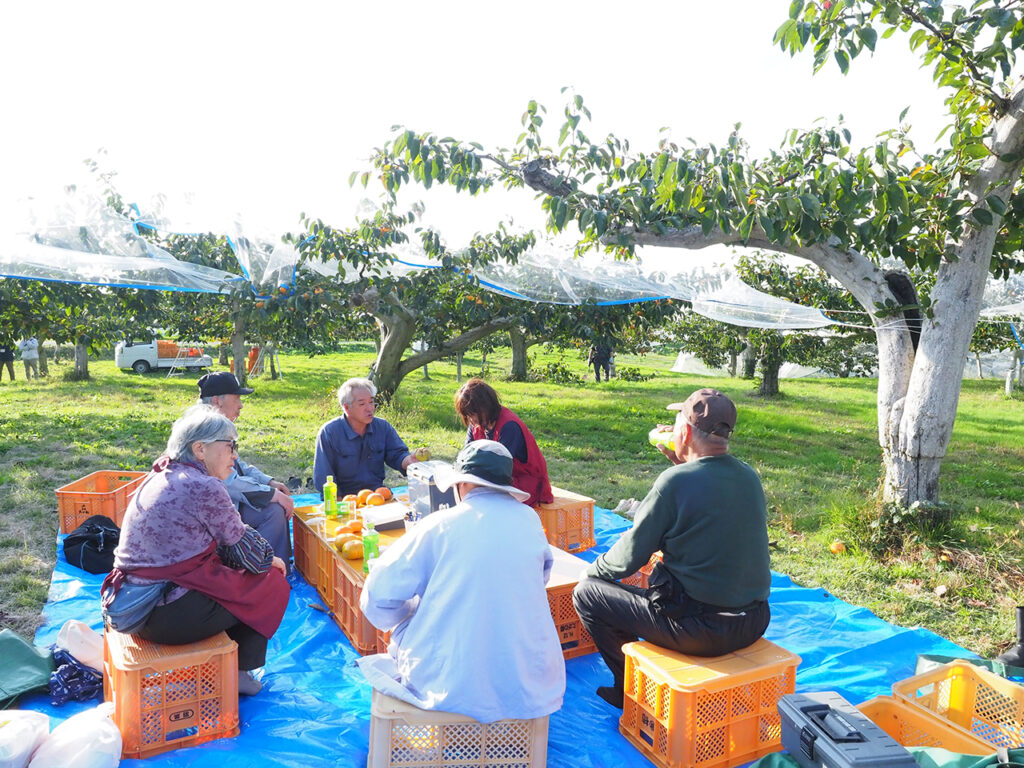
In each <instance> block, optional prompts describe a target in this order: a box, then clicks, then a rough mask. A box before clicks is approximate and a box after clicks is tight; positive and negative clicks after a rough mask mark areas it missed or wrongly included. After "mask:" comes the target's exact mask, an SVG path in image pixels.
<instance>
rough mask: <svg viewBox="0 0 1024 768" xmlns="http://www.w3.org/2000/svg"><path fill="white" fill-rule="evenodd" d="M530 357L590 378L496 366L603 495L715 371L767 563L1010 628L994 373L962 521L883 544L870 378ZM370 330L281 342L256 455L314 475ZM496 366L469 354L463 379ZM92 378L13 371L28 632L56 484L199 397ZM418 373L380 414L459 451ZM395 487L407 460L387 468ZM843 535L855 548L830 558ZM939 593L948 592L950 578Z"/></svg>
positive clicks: (961, 491) (1006, 413) (1009, 514)
mask: <svg viewBox="0 0 1024 768" xmlns="http://www.w3.org/2000/svg"><path fill="white" fill-rule="evenodd" d="M534 354H535V358H536V359H535V362H534V367H535V369H540V368H541V367H542V366H543V365H545V364H547V363H549V362H555V361H559V360H561V361H562V362H564V363H565V364H567V365H568V366H569V367H570V368H572V369H573V370H574V371H576V372H578V373H579V374H580V375H581V376H585V377H586V378H585V379H584V381H585V383H583V384H579V385H572V384H569V385H565V384H554V383H549V382H526V383H511V382H506V381H505V380H504V374H505V371H506V370H507V368H508V362H509V361H508V357H507V350H504V351H503V350H499V351H498V352H497V353H493V354H492V355H491V356H490V357H489V358H488V361H487V372H488V374H489V377H490V379H491V381H492V383H493V384H494V385H495V387H496V388H497V389H498V391H499V392H500V394H501V396H502V399H503V401H504V402H505V404H507V405H508V406H509V407H511V408H512V409H513V410H514V411H516V412H517V413H518V414H519V416H521V417H522V418H523V419H524V421H526V423H527V424H528V425H529V426H530V428H531V429H532V430H533V432H534V434H535V435H536V437H537V440H538V442H539V444H540V446H541V448H542V450H543V451H544V454H545V457H546V458H547V461H548V468H549V471H550V474H551V479H552V482H553V483H554V484H555V485H558V486H561V487H564V488H569V489H571V490H575V491H579V492H583V493H586V494H587V495H590V496H593V497H594V498H595V499H596V500H597V503H598V504H599V505H601V506H604V507H614V506H615V505H616V504H617V503H618V502H619V501H620V500H621V499H623V498H629V497H633V498H641V497H642V496H643V495H644V494H645V493H646V492H647V490H648V489H649V487H650V485H651V483H652V482H653V481H654V479H655V478H656V477H657V475H658V473H660V472H661V471H662V470H663V469H664V468H665V467H666V466H667V465H666V463H665V461H664V459H663V458H662V457H661V455H660V454H659V453H658V452H657V451H656V450H654V449H653V448H652V447H650V446H649V445H648V444H647V432H648V430H649V429H650V428H651V427H652V426H653V425H654V424H655V423H658V422H666V421H669V420H670V419H671V416H672V414H671V413H669V412H667V411H665V405H666V404H667V403H670V402H674V401H678V400H681V399H683V398H684V397H685V396H686V395H687V394H688V393H689V392H690V391H692V390H693V389H695V388H697V387H699V386H703V385H706V384H708V383H711V384H713V385H714V386H716V387H718V388H719V389H721V390H723V391H724V392H726V393H727V394H728V395H729V396H730V397H732V398H733V399H734V400H735V401H736V404H737V406H738V408H739V423H738V426H737V430H736V434H735V437H734V440H733V447H732V451H733V453H735V454H736V455H737V456H739V457H740V458H741V459H743V460H745V461H747V462H749V463H750V464H752V465H753V466H754V467H755V468H756V469H757V470H758V472H760V474H761V477H762V478H763V480H764V485H765V491H766V493H767V496H768V504H769V528H770V536H771V539H772V540H773V542H774V546H773V550H772V566H773V568H775V569H776V570H778V571H781V572H784V573H788V574H790V575H791V576H793V578H794V579H795V580H796V581H797V582H799V583H802V584H805V585H808V586H817V587H822V588H825V589H827V590H829V591H830V592H832V593H833V594H836V595H837V596H839V597H841V598H843V599H845V600H848V601H850V602H853V603H857V604H860V605H865V606H867V607H868V608H870V609H871V610H873V611H874V612H875V613H877V614H878V615H880V616H882V617H883V618H885V619H888V620H890V621H894V622H897V623H900V624H904V625H917V624H920V625H923V626H926V627H928V628H929V629H932V630H934V631H935V632H938V633H940V634H942V635H944V636H946V637H949V638H950V639H952V640H953V641H955V642H957V643H960V644H962V645H964V646H966V647H968V648H970V649H972V650H975V651H977V652H979V653H982V654H992V653H995V652H997V651H998V650H999V649H1000V648H1001V647H1003V646H1005V645H1006V644H1008V643H1009V642H1010V641H1011V640H1012V639H1013V619H1012V613H1013V611H1012V609H1013V606H1015V605H1017V604H1019V603H1021V602H1022V600H1024V584H1022V578H1024V576H1022V571H1021V570H1020V562H1021V555H1022V538H1024V537H1022V534H1024V531H1022V527H1021V510H1020V506H1019V504H1020V501H1021V496H1022V493H1021V491H1020V473H1021V464H1022V459H1024V455H1022V454H1024V451H1022V449H1021V447H1020V446H1021V442H1022V441H1021V439H1020V435H1021V434H1024V429H1022V428H1024V398H1021V397H1019V396H1018V397H1014V398H1007V397H1005V396H1004V395H1003V394H1002V386H1001V384H1000V383H999V382H995V381H980V382H979V381H969V382H965V385H964V389H963V393H962V395H961V399H960V413H959V416H958V419H957V426H956V430H955V432H954V435H953V441H952V444H951V446H950V449H949V455H948V458H947V459H946V461H945V463H944V465H943V474H942V498H943V500H944V501H945V502H948V503H949V504H950V505H951V508H952V509H953V510H954V512H955V514H954V517H953V522H952V523H951V524H950V525H948V526H945V527H938V528H934V529H920V528H914V527H911V528H908V529H905V530H902V531H901V534H902V536H903V546H901V547H897V548H896V550H895V551H892V552H890V553H888V554H878V553H877V550H876V548H875V547H873V546H872V540H871V537H872V536H873V535H874V534H873V533H872V531H874V530H875V529H872V528H871V527H870V522H871V520H872V515H873V514H874V513H875V512H876V511H877V505H876V489H877V487H878V478H879V467H880V451H879V447H878V443H877V439H876V426H875V382H874V381H873V380H868V379H864V380H855V379H852V380H809V379H802V380H794V381H784V382H783V383H782V390H783V395H782V396H781V397H779V398H777V399H771V400H765V399H762V398H758V397H757V396H756V395H755V394H754V392H753V390H754V389H755V387H754V385H753V383H752V382H750V381H744V380H740V379H727V378H723V379H714V380H709V379H708V378H706V377H698V376H689V375H682V374H675V373H672V372H671V371H670V370H669V368H670V367H671V364H672V362H673V360H674V354H673V355H650V356H647V357H630V356H627V355H619V356H618V359H617V361H616V362H617V365H618V366H619V367H622V366H636V367H638V368H640V370H641V372H642V373H648V374H650V373H653V374H655V375H654V376H653V378H651V379H650V380H648V381H644V382H624V381H618V380H613V381H611V382H602V383H601V384H600V385H596V384H594V382H593V379H592V378H591V377H589V376H587V373H588V371H587V369H586V365H585V363H584V361H583V359H582V357H581V356H580V355H579V354H578V353H577V352H576V351H575V350H573V351H568V352H564V353H562V352H558V351H544V350H537V351H535V352H534ZM372 357H373V347H372V345H369V344H365V343H364V344H355V343H353V344H349V345H346V351H345V352H343V353H338V354H333V355H329V356H326V357H318V358H307V357H304V356H301V355H289V354H282V355H281V364H282V366H283V370H284V374H285V376H284V378H282V379H279V380H277V381H271V380H269V379H266V378H260V379H256V380H254V381H253V386H254V387H255V388H256V392H255V393H254V394H253V395H250V396H248V397H247V398H245V408H244V410H243V412H242V415H241V417H240V419H239V422H238V427H239V431H240V441H241V446H242V447H241V454H242V456H243V458H245V459H246V460H248V461H251V462H253V463H255V464H256V465H257V466H259V467H261V468H262V469H264V470H265V471H267V472H270V473H271V474H274V475H275V476H278V477H281V478H287V477H288V476H289V475H296V476H299V477H302V478H306V477H308V476H309V475H311V474H312V461H313V441H314V438H315V436H316V431H317V429H318V428H319V426H320V425H321V424H322V423H323V422H325V421H327V420H328V419H330V418H333V417H334V416H336V415H338V414H339V412H340V411H339V408H338V405H337V402H336V400H335V397H334V392H335V390H336V388H337V386H338V384H340V383H341V382H342V381H343V380H344V379H346V378H348V377H349V376H362V375H365V374H366V371H367V369H368V366H369V363H370V361H371V360H372ZM482 367H483V362H482V361H481V359H480V358H479V356H474V355H469V356H467V357H466V358H465V359H464V360H463V371H464V373H465V374H466V375H469V374H471V373H478V372H480V370H481V368H482ZM90 368H91V371H92V375H93V378H92V380H90V381H88V382H84V383H70V382H65V381H63V380H62V378H61V376H60V373H61V370H62V369H61V368H60V367H57V366H54V367H53V368H52V370H51V377H50V378H49V379H48V380H44V381H41V382H30V383H26V382H25V381H24V380H21V379H19V381H17V382H15V384H14V385H10V384H8V383H7V382H4V383H3V384H2V385H0V622H2V623H3V625H4V626H10V627H13V628H14V629H16V630H17V631H19V632H21V633H22V634H24V635H31V634H32V632H33V631H34V629H35V626H36V625H37V623H38V619H39V610H40V607H41V604H42V602H43V601H44V600H45V591H46V586H47V584H48V582H49V577H50V573H51V571H52V568H53V559H54V536H55V535H56V532H57V516H56V500H55V497H54V494H53V491H54V489H55V488H57V487H59V486H61V485H63V484H65V483H68V482H70V481H72V480H75V479H77V478H79V477H82V476H83V475H85V474H88V473H89V472H92V471H94V470H97V469H114V468H118V469H146V468H148V466H149V464H150V463H151V462H152V460H153V459H154V458H155V457H156V456H157V455H159V454H160V452H161V450H162V448H163V446H164V443H165V441H166V439H167V434H168V431H169V428H170V424H171V422H172V421H173V420H174V419H175V418H176V417H177V416H178V415H180V414H181V412H182V411H183V410H184V409H185V408H186V407H187V406H188V405H190V404H192V403H193V402H194V401H195V397H196V379H197V376H196V375H185V376H178V377H174V378H170V379H168V378H166V377H164V376H162V375H160V374H149V375H147V376H137V375H133V374H126V373H122V372H120V371H118V370H116V369H115V368H114V367H113V363H112V362H109V361H98V362H93V363H91V365H90ZM429 375H430V379H429V380H425V379H424V377H423V374H422V372H420V371H417V372H415V373H413V374H412V375H411V376H409V377H408V378H407V379H406V380H405V382H404V383H403V384H402V387H401V389H400V390H399V392H398V395H397V397H396V398H395V400H394V402H393V403H391V404H389V405H388V406H385V407H383V408H381V409H380V412H379V414H380V415H381V416H383V417H384V418H386V419H388V420H389V421H391V422H392V423H393V424H394V425H395V426H396V427H397V429H398V431H399V433H400V434H401V435H402V436H403V437H404V438H405V440H406V442H408V443H409V444H410V446H419V445H426V446H429V447H430V448H431V450H432V451H433V453H434V455H435V456H436V457H438V458H444V459H449V460H450V459H452V458H453V457H454V456H455V454H456V453H457V451H458V449H459V448H460V447H461V445H462V442H463V436H464V433H465V430H464V429H463V427H462V425H461V423H460V422H459V420H458V419H457V417H456V416H455V413H454V409H453V408H452V396H453V394H454V392H455V390H456V389H457V387H458V381H457V380H456V373H455V367H454V365H451V364H448V363H437V364H433V365H431V366H430V368H429ZM388 482H389V483H390V484H400V483H401V482H402V480H401V478H400V476H398V475H397V474H392V475H391V476H389V479H388ZM833 539H841V540H843V541H844V542H846V545H847V547H848V550H847V552H846V553H844V554H841V555H838V556H837V555H832V554H831V553H830V551H829V543H830V542H831V541H832V540H833ZM940 593H942V594H940Z"/></svg>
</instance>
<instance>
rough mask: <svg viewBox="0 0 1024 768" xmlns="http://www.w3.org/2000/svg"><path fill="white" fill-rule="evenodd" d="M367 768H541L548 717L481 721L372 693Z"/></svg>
mask: <svg viewBox="0 0 1024 768" xmlns="http://www.w3.org/2000/svg"><path fill="white" fill-rule="evenodd" d="M371 715H372V719H371V720H370V754H369V758H368V760H367V766H368V767H369V768H398V766H401V767H402V768H434V766H483V767H485V768H506V767H507V768H512V767H513V766H515V768H543V766H545V765H546V764H547V745H548V718H547V717H538V718H536V719H534V720H499V721H497V722H494V723H480V722H477V721H476V720H473V719H472V718H469V717H464V716H462V715H453V714H450V713H447V712H437V711H429V712H428V711H425V710H422V709H418V708H416V707H414V706H412V705H411V704H407V703H405V702H404V701H399V700H398V699H393V698H391V697H390V696H385V695H384V694H382V693H380V692H379V691H376V690H375V691H374V692H373V699H372V704H371Z"/></svg>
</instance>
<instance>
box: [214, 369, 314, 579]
mask: <svg viewBox="0 0 1024 768" xmlns="http://www.w3.org/2000/svg"><path fill="white" fill-rule="evenodd" d="M252 392H253V390H252V389H249V388H248V387H242V386H239V384H238V379H236V378H235V375H234V374H233V373H229V372H228V371H220V372H218V373H208V374H206V375H205V376H203V377H202V378H201V379H199V401H200V402H201V403H203V404H205V405H209V406H211V407H213V408H216V409H217V410H218V411H220V412H221V413H222V414H224V415H225V416H227V417H228V418H229V419H231V421H232V422H234V421H235V420H236V419H238V415H239V414H240V413H241V412H242V395H251V394H252ZM224 485H225V486H226V487H227V489H228V494H230V496H231V500H232V501H233V502H235V507H237V509H238V513H239V514H240V515H241V516H242V522H243V523H245V524H246V525H248V526H251V527H252V528H255V529H256V530H257V531H258V532H259V533H260V535H261V536H263V538H265V539H266V540H267V541H269V542H270V545H271V546H272V547H273V548H274V554H275V555H277V556H278V557H280V558H281V559H282V560H284V562H285V563H286V564H287V563H289V562H290V561H291V556H292V542H291V538H290V537H289V535H288V521H289V520H290V519H291V516H292V513H293V512H294V509H295V505H294V503H293V502H292V497H291V493H290V491H289V490H288V486H286V485H285V484H284V483H281V482H279V481H277V480H275V479H274V478H272V477H271V476H270V475H268V474H267V473H265V472H263V471H261V470H260V469H258V468H257V467H254V466H253V465H252V464H246V463H245V462H244V461H242V460H241V459H240V458H237V457H236V458H235V466H234V469H233V470H232V472H231V474H230V475H229V476H228V478H227V479H226V480H225V481H224Z"/></svg>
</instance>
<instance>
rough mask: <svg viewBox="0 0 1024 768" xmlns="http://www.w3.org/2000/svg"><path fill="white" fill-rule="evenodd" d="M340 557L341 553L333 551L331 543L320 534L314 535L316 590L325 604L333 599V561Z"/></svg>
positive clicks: (329, 603) (328, 603)
mask: <svg viewBox="0 0 1024 768" xmlns="http://www.w3.org/2000/svg"><path fill="white" fill-rule="evenodd" d="M340 559H341V555H340V554H338V553H337V551H335V549H334V545H333V544H331V543H330V542H328V541H325V540H324V539H323V538H321V537H320V536H317V537H316V546H315V548H314V560H315V570H316V591H317V592H319V593H320V597H321V598H322V599H323V601H324V602H325V603H326V604H327V605H331V602H332V601H333V600H334V571H335V563H334V561H335V560H340Z"/></svg>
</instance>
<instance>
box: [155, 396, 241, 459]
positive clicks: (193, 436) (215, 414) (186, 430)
mask: <svg viewBox="0 0 1024 768" xmlns="http://www.w3.org/2000/svg"><path fill="white" fill-rule="evenodd" d="M237 438H238V430H236V429H235V425H234V424H232V423H231V419H229V418H228V417H227V416H224V415H223V414H221V412H220V411H218V410H217V409H216V408H213V407H211V406H209V405H193V406H192V407H191V408H189V409H188V410H187V411H185V413H184V415H183V416H182V417H181V418H180V419H178V420H177V421H176V422H174V426H173V427H171V436H170V437H169V438H168V439H167V451H166V453H167V455H168V456H170V457H171V458H172V459H174V460H175V461H190V462H193V463H198V462H199V459H197V458H196V457H195V454H194V453H192V444H193V443H196V442H199V443H212V442H213V441H215V440H229V439H230V440H235V439H237Z"/></svg>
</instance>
